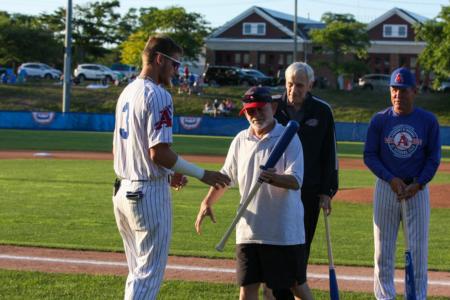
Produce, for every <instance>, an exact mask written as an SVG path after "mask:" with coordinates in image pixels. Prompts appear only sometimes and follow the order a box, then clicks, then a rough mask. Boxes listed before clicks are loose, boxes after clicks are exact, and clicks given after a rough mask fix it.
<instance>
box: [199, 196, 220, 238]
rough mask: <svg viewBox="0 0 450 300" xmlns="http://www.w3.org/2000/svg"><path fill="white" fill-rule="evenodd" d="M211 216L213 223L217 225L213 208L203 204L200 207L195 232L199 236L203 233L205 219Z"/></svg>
mask: <svg viewBox="0 0 450 300" xmlns="http://www.w3.org/2000/svg"><path fill="white" fill-rule="evenodd" d="M206 216H209V217H210V218H211V221H212V222H213V223H216V218H215V217H214V212H213V210H212V207H211V206H209V205H208V204H206V203H204V202H202V204H201V205H200V210H199V211H198V214H197V220H195V230H196V231H197V233H198V234H201V233H202V228H201V227H202V222H203V219H204V218H205V217H206Z"/></svg>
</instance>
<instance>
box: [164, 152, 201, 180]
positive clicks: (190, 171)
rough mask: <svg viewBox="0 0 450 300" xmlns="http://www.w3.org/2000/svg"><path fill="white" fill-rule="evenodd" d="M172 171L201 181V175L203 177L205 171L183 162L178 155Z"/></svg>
mask: <svg viewBox="0 0 450 300" xmlns="http://www.w3.org/2000/svg"><path fill="white" fill-rule="evenodd" d="M172 170H173V171H175V172H177V173H180V174H184V175H188V176H192V177H195V178H197V179H202V178H203V175H205V170H203V169H202V168H199V167H197V166H196V165H194V164H192V163H190V162H188V161H186V160H184V159H183V158H182V157H181V156H179V155H178V159H177V162H176V163H175V165H174V166H173V167H172Z"/></svg>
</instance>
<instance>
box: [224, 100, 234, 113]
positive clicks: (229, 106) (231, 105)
mask: <svg viewBox="0 0 450 300" xmlns="http://www.w3.org/2000/svg"><path fill="white" fill-rule="evenodd" d="M225 109H226V110H228V112H231V111H233V110H234V109H235V105H234V103H233V101H231V99H230V98H227V99H225Z"/></svg>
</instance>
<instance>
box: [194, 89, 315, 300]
mask: <svg viewBox="0 0 450 300" xmlns="http://www.w3.org/2000/svg"><path fill="white" fill-rule="evenodd" d="M276 106H277V103H276V102H274V101H273V100H272V97H271V95H270V92H269V90H268V89H266V88H262V87H252V88H250V89H249V90H248V91H247V92H246V93H245V95H244V98H243V108H242V110H241V112H240V113H241V115H242V114H243V115H245V117H246V118H247V120H248V122H249V123H250V126H249V128H248V129H245V130H243V131H241V132H240V133H238V135H237V136H236V137H235V138H234V140H233V142H232V143H231V145H230V149H229V150H228V155H227V158H226V160H225V164H224V166H223V167H222V169H221V172H222V173H223V174H226V175H228V176H229V177H230V178H231V181H232V185H238V186H239V193H240V196H241V203H242V201H244V199H246V197H247V195H248V193H249V192H250V189H251V187H252V186H253V185H255V184H256V181H257V179H258V177H260V176H261V178H262V179H263V180H264V182H265V183H266V184H263V185H262V186H261V188H260V189H259V191H258V192H257V194H256V196H255V198H254V199H253V200H252V202H251V203H250V204H249V206H248V207H247V210H246V212H245V213H244V215H243V217H242V218H241V219H240V220H239V222H238V224H237V226H236V244H237V247H236V257H237V281H238V284H239V286H240V299H258V290H259V287H260V284H261V283H265V284H266V285H267V286H268V287H269V288H271V289H272V290H273V294H274V296H275V298H276V299H294V294H295V295H296V296H298V297H301V298H302V299H312V296H311V295H310V294H305V293H304V292H303V291H304V289H302V285H303V284H304V283H305V282H306V274H304V272H302V270H304V269H305V268H304V266H303V264H304V263H305V259H304V255H305V248H304V243H305V230H304V225H303V205H302V202H301V201H299V199H300V187H301V185H302V182H303V150H302V145H301V143H300V139H299V138H298V137H297V136H295V137H294V138H293V139H292V141H291V143H290V144H289V146H288V147H287V149H286V151H285V153H284V154H283V155H282V157H281V159H280V160H279V161H278V163H277V164H276V165H275V167H274V168H273V169H268V170H266V171H262V170H261V169H260V166H261V165H263V164H264V162H265V161H266V160H267V158H268V156H269V154H270V152H271V150H272V149H273V147H274V146H275V143H276V141H277V140H278V137H279V136H280V135H281V134H282V133H283V131H284V127H283V126H282V125H280V124H278V123H277V122H276V120H275V119H274V117H273V115H274V113H275V111H276ZM227 189H228V187H224V188H219V189H210V190H209V192H208V194H207V195H206V197H205V198H204V200H203V202H202V204H201V206H200V210H199V212H198V215H197V220H196V223H195V227H196V230H197V232H198V233H200V230H201V224H202V222H203V219H204V218H205V217H206V216H209V217H210V218H211V220H212V221H213V222H215V217H214V214H213V210H212V205H213V204H214V203H215V202H216V201H217V200H219V198H220V197H221V196H222V195H223V194H224V192H225V191H226V190H227Z"/></svg>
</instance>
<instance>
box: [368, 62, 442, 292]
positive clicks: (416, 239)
mask: <svg viewBox="0 0 450 300" xmlns="http://www.w3.org/2000/svg"><path fill="white" fill-rule="evenodd" d="M390 86H391V87H390V92H391V102H392V107H389V108H387V109H385V110H384V111H381V112H379V113H377V114H375V116H374V117H373V118H372V120H371V121H370V124H369V128H368V131H367V139H366V143H365V148H364V162H365V163H366V165H367V166H368V167H369V169H370V170H371V171H372V172H373V173H374V174H375V175H376V176H377V177H378V179H377V183H376V186H375V193H374V204H373V206H374V212H373V222H374V224H373V225H374V242H375V270H374V275H375V276H374V277H375V280H374V289H375V297H376V298H377V299H379V300H381V299H382V300H388V299H389V300H390V299H395V285H394V267H395V246H396V240H397V233H398V229H399V225H400V222H401V215H402V214H401V209H402V208H401V202H400V201H401V200H405V201H406V207H407V212H406V218H407V222H406V223H407V225H408V230H407V231H408V241H409V248H410V250H411V256H412V261H413V266H414V283H415V288H416V298H417V299H419V300H425V299H426V298H427V260H428V224H429V221H430V199H429V192H428V186H427V183H428V182H430V181H431V179H432V178H433V176H434V174H435V173H436V171H437V169H438V166H439V163H440V158H441V144H440V138H439V124H438V122H437V119H436V117H435V116H434V115H433V114H432V113H430V112H427V111H425V110H423V109H420V108H418V107H415V106H414V98H415V95H416V93H417V89H416V80H415V76H414V74H413V73H411V71H409V70H408V69H406V68H398V69H396V70H394V72H392V74H391V81H390Z"/></svg>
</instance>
